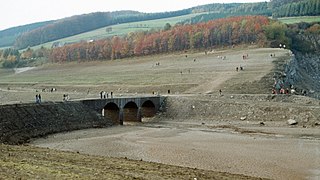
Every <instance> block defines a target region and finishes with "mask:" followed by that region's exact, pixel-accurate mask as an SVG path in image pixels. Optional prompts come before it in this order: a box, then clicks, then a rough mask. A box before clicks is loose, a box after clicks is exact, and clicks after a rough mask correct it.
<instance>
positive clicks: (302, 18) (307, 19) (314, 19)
mask: <svg viewBox="0 0 320 180" xmlns="http://www.w3.org/2000/svg"><path fill="white" fill-rule="evenodd" d="M278 20H279V21H281V22H283V23H285V24H294V23H299V22H307V23H310V22H320V16H299V17H284V18H279V19H278Z"/></svg>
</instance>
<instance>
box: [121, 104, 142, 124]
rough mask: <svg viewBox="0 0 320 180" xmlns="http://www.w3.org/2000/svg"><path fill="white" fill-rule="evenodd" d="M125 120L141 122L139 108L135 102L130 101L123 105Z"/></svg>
mask: <svg viewBox="0 0 320 180" xmlns="http://www.w3.org/2000/svg"><path fill="white" fill-rule="evenodd" d="M123 122H141V116H140V112H139V108H138V106H137V104H136V103H135V102H133V101H130V102H128V103H127V104H126V105H125V106H124V107H123Z"/></svg>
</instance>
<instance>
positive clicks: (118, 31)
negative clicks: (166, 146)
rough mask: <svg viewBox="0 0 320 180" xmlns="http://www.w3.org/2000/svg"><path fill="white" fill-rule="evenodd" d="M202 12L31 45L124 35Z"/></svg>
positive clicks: (47, 45)
mask: <svg viewBox="0 0 320 180" xmlns="http://www.w3.org/2000/svg"><path fill="white" fill-rule="evenodd" d="M200 14H202V13H194V14H188V15H184V16H177V17H172V18H163V19H156V20H148V21H139V22H131V23H123V24H117V25H112V26H106V27H103V28H99V29H96V30H93V31H89V32H85V33H82V34H78V35H75V36H71V37H66V38H63V39H59V40H56V41H52V42H47V43H44V44H41V45H38V46H34V47H32V48H33V49H38V48H40V47H41V46H43V47H46V48H51V47H52V44H53V43H54V42H63V43H74V42H79V41H89V40H94V39H103V38H108V37H112V36H116V35H117V36H122V35H126V34H128V33H129V32H136V31H148V30H151V29H162V28H163V27H164V26H165V24H166V23H169V24H170V25H171V26H173V25H175V24H176V23H179V22H181V21H184V20H186V19H189V18H192V17H194V16H197V15H200ZM110 27H111V28H112V31H111V32H107V31H106V29H107V28H110Z"/></svg>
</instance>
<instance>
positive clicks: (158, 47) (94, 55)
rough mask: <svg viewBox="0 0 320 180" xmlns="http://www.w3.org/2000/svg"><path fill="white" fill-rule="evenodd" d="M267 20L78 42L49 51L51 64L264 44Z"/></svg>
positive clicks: (242, 20) (217, 22)
mask: <svg viewBox="0 0 320 180" xmlns="http://www.w3.org/2000/svg"><path fill="white" fill-rule="evenodd" d="M269 22H270V20H269V19H268V18H267V17H264V16H242V17H230V18H225V19H218V20H213V21H209V22H207V23H199V24H195V25H177V26H174V27H172V28H171V29H169V30H167V31H165V30H160V31H156V32H132V33H129V34H128V35H127V36H125V37H119V36H114V37H113V38H108V39H104V40H97V41H94V42H90V43H87V42H81V43H76V44H71V45H67V46H64V47H59V48H54V49H52V51H51V53H50V55H49V59H50V60H51V61H52V62H70V61H91V60H113V59H121V58H126V57H132V56H143V55H152V54H158V53H168V52H175V51H184V50H190V49H210V48H213V47H221V46H232V45H237V44H246V43H257V44H261V45H262V44H264V43H265V42H266V37H265V35H264V32H263V27H264V26H266V25H268V24H269Z"/></svg>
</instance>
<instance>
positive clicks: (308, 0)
mask: <svg viewBox="0 0 320 180" xmlns="http://www.w3.org/2000/svg"><path fill="white" fill-rule="evenodd" d="M270 3H271V6H272V7H273V14H272V16H273V17H291V16H316V15H319V14H320V0H299V1H298V0H291V1H288V0H273V1H271V2H270Z"/></svg>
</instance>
